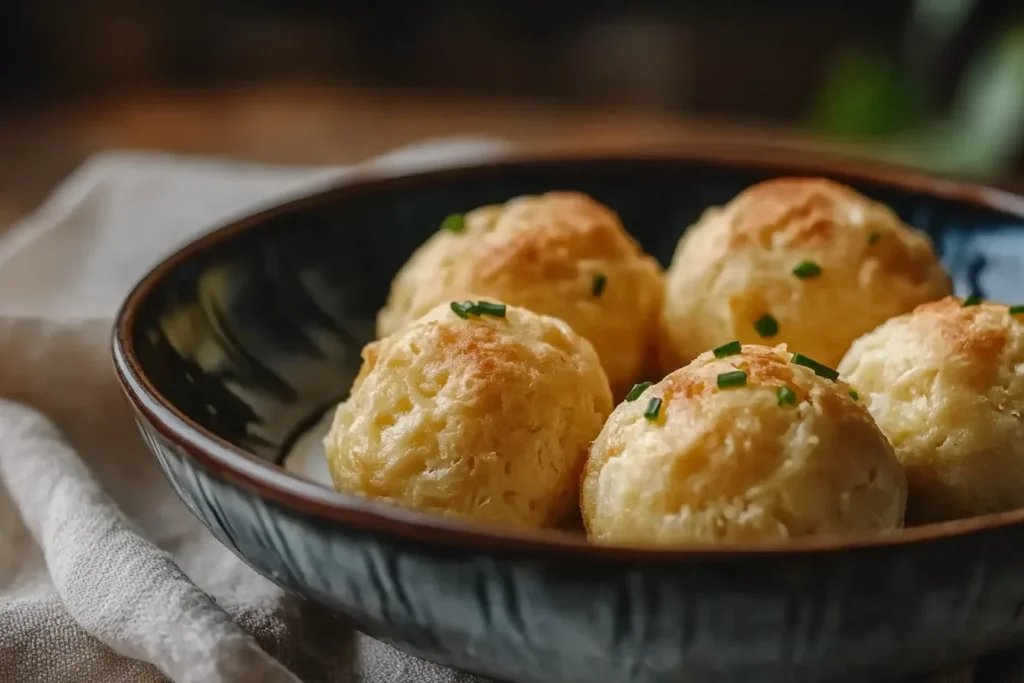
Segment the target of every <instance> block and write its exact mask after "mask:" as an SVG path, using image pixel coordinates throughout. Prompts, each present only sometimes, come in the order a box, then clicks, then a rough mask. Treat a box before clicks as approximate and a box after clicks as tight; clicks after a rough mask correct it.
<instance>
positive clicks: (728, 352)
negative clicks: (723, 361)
mask: <svg viewBox="0 0 1024 683" xmlns="http://www.w3.org/2000/svg"><path fill="white" fill-rule="evenodd" d="M742 351H743V347H742V346H740V343H739V342H738V341H731V342H729V343H728V344H722V345H721V346H716V347H715V348H714V349H712V350H711V353H713V354H715V358H725V357H726V356H735V355H736V354H737V353H741V352H742Z"/></svg>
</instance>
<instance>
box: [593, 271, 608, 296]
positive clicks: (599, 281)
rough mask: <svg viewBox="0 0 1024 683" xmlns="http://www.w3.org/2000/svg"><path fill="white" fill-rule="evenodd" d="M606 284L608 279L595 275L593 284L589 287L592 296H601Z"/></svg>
mask: <svg viewBox="0 0 1024 683" xmlns="http://www.w3.org/2000/svg"><path fill="white" fill-rule="evenodd" d="M606 284H608V278H607V277H605V276H604V275H595V276H594V284H593V285H592V286H591V288H590V291H591V292H593V293H594V296H601V294H602V293H603V292H604V286H605V285H606Z"/></svg>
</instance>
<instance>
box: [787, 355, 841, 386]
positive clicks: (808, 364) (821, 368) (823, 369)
mask: <svg viewBox="0 0 1024 683" xmlns="http://www.w3.org/2000/svg"><path fill="white" fill-rule="evenodd" d="M790 362H791V363H794V364H796V365H802V366H804V367H805V368H810V369H811V370H814V374H815V375H817V376H818V377H824V378H825V379H830V380H832V381H833V382H835V381H836V380H837V379H839V373H838V372H836V371H835V370H833V369H832V368H830V367H829V366H827V365H822V364H821V363H819V362H818V361H816V360H814V359H813V358H808V357H807V356H805V355H804V354H802V353H794V354H793V358H792V360H791V361H790Z"/></svg>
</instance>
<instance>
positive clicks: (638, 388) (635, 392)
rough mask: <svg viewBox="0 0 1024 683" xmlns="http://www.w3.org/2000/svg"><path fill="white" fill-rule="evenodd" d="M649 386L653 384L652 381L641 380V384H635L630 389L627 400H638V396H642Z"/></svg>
mask: <svg viewBox="0 0 1024 683" xmlns="http://www.w3.org/2000/svg"><path fill="white" fill-rule="evenodd" d="M649 386H651V383H650V382H640V383H639V384H634V385H633V388H632V389H630V390H629V393H628V394H626V400H627V401H635V400H637V399H638V398H640V394H642V393H644V392H645V391H647V387H649Z"/></svg>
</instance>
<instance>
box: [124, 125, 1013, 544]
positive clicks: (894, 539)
mask: <svg viewBox="0 0 1024 683" xmlns="http://www.w3.org/2000/svg"><path fill="white" fill-rule="evenodd" d="M673 161H675V162H681V163H706V164H708V165H709V166H716V167H733V168H746V169H755V170H768V171H775V172H777V173H778V174H779V175H805V176H811V175H813V176H826V177H833V178H838V179H840V180H843V179H845V180H854V181H862V182H868V183H872V184H876V185H880V186H887V187H892V188H894V189H899V190H902V191H907V192H916V193H920V194H925V195H929V196H932V197H936V198H941V199H950V200H955V201H958V202H961V203H964V204H968V205H972V206H976V207H982V208H986V209H994V210H996V211H1000V212H1004V213H1007V214H1010V215H1012V216H1015V217H1017V218H1024V197H1021V196H1018V195H1015V194H1013V193H1010V192H1007V191H1005V190H1000V189H996V188H993V187H986V186H983V185H980V184H976V183H973V182H967V181H961V180H954V179H951V178H945V177H940V176H936V175H931V174H927V173H922V172H919V171H915V170H911V169H907V168H903V167H898V166H894V165H889V164H881V163H871V162H863V161H860V160H855V159H853V158H843V157H840V156H836V155H835V154H822V153H820V152H814V151H808V150H804V149H796V148H793V147H784V146H780V145H777V144H774V143H771V142H761V141H742V142H736V141H733V142H730V141H725V140H705V141H691V142H688V143H686V144H685V145H673V146H669V147H661V148H639V149H637V148H634V149H629V148H624V149H616V148H610V149H603V150H589V151H571V152H567V151H559V150H557V149H548V150H542V151H528V152H525V153H522V152H520V153H515V152H513V153H504V154H502V155H501V156H500V157H498V158H497V159H490V160H486V161H483V162H478V163H470V164H464V165H457V166H449V167H444V168H438V169H432V170H426V171H417V172H414V173H405V174H391V173H387V172H383V173H379V172H371V171H365V170H364V171H358V172H356V173H354V174H353V175H351V176H349V177H348V178H347V179H346V180H344V181H343V182H342V183H341V184H339V185H335V186H333V187H331V188H329V189H326V190H320V191H317V192H314V193H313V194H309V195H306V196H302V197H299V198H296V199H291V200H288V201H285V202H283V203H279V204H276V205H273V206H270V207H269V208H265V209H262V210H259V211H256V212H254V213H251V214H249V215H248V216H246V217H243V218H240V219H237V220H233V221H231V222H229V223H227V224H226V225H224V226H222V227H220V228H217V229H215V230H212V231H210V232H207V233H205V234H203V235H201V236H200V237H198V238H196V239H195V240H193V241H192V242H190V243H188V244H186V245H185V246H183V247H181V248H179V249H178V250H176V251H175V252H174V253H172V254H171V255H169V256H167V257H166V258H165V259H163V260H162V261H161V262H160V263H158V264H157V265H156V266H154V267H153V268H152V269H151V270H150V271H149V272H148V274H146V275H145V276H143V278H142V279H141V280H140V281H139V282H138V283H137V284H136V286H135V287H134V288H133V289H132V291H131V293H130V294H129V295H128V297H127V298H126V299H125V301H124V303H123V304H122V306H121V308H120V310H119V312H118V314H117V317H116V320H115V324H114V330H113V340H112V351H113V359H114V366H115V370H116V374H117V377H118V380H119V382H120V384H121V387H122V389H123V391H124V392H125V394H126V396H127V397H128V399H129V401H130V402H131V404H132V405H133V407H134V408H135V410H136V411H137V412H138V413H139V414H141V415H142V416H143V417H144V418H145V420H146V421H147V422H148V423H149V424H150V425H151V426H152V427H153V428H155V429H156V430H157V431H159V432H160V433H161V434H162V435H163V436H164V437H165V438H167V439H169V440H170V441H171V442H173V443H174V444H176V445H177V446H178V447H179V448H180V449H181V450H182V451H183V452H184V453H185V454H187V456H188V457H190V458H191V459H192V460H193V461H195V464H197V465H199V466H201V467H203V468H204V469H206V470H208V471H211V472H213V473H215V474H216V475H217V476H218V477H221V478H223V479H225V480H227V481H229V482H231V483H233V484H235V485H237V486H239V487H241V488H243V489H245V490H247V491H249V492H251V493H252V494H254V495H256V496H259V497H261V498H264V499H266V500H269V501H273V502H276V503H278V504H280V505H283V506H285V507H288V508H290V509H292V510H294V511H297V512H300V513H303V514H306V515H311V516H313V517H315V518H319V519H322V520H326V521H329V522H332V523H337V524H339V525H341V526H343V527H347V528H353V529H357V530H362V531H369V532H373V533H377V534H384V535H387V536H391V537H396V538H400V539H404V540H405V541H408V542H421V543H424V542H425V543H429V544H443V545H447V546H463V547H471V548H473V549H476V550H482V551H492V552H501V553H515V554H531V555H533V554H541V555H552V554H553V555H559V556H566V555H569V556H575V557H577V558H586V559H593V560H597V559H602V560H616V561H627V562H643V563H647V562H664V561H668V562H693V561H710V560H726V559H743V558H751V557H762V558H764V557H765V556H790V555H806V554H814V553H826V552H839V551H849V550H856V549H871V548H875V549H884V548H898V547H902V546H906V545H909V544H916V543H926V542H933V541H939V540H942V539H947V538H951V537H959V536H964V535H968V534H972V533H977V532H982V531H988V530H994V529H998V528H1001V527H1006V526H1011V525H1018V524H1021V523H1022V522H1024V509H1019V510H1013V511H1009V512H1003V513H997V514H990V515H984V516H980V517H972V518H967V519H959V520H954V521H949V522H941V523H936V524H929V525H923V526H917V527H911V528H908V529H905V530H902V531H899V532H893V533H889V534H853V535H835V536H832V535H830V536H810V537H806V538H800V539H792V540H789V541H773V542H745V543H730V544H711V543H702V544H691V545H687V546H685V547H680V548H653V547H633V546H604V545H593V544H590V543H589V542H588V541H587V540H586V538H585V537H583V536H582V535H580V534H573V533H570V532H562V531H541V532H534V533H517V532H506V531H503V530H495V529H490V528H486V527H482V526H479V525H474V524H471V523H468V522H464V521H460V520H454V519H449V518H445V517H441V516H437V515H431V514H427V513H421V512H418V511H415V510H409V509H405V508H401V507H398V506H395V505H391V504H387V503H384V502H380V501H373V500H369V499H366V498H362V497H359V496H354V495H349V494H343V493H338V492H335V491H333V490H331V489H328V488H326V487H324V486H321V485H319V484H316V483H314V482H311V481H307V480H305V479H302V478H300V477H298V476H296V475H293V474H291V473H288V472H286V471H285V470H284V469H283V468H281V467H279V466H277V465H274V464H272V463H268V462H267V461H265V460H263V459H261V458H259V457H257V456H256V455H254V454H251V453H248V452H246V451H245V450H244V449H241V448H238V447H237V446H234V445H232V444H230V443H228V442H227V441H225V440H223V439H221V438H220V437H218V436H216V435H215V434H213V433H211V432H209V431H207V430H205V429H204V428H203V427H201V426H200V425H198V424H196V423H194V422H192V421H191V420H189V418H188V417H187V416H185V415H184V414H183V413H181V412H180V411H179V410H178V409H177V408H175V407H174V406H173V405H172V404H171V403H170V402H169V401H168V400H166V399H165V398H164V397H163V396H161V395H160V393H159V392H158V391H157V390H156V389H155V387H154V386H153V385H152V384H151V383H150V382H149V381H148V379H147V378H146V376H145V373H144V372H143V370H142V368H141V366H140V365H139V363H138V360H137V358H136V354H135V349H134V347H133V343H132V334H131V331H132V329H133V327H134V325H135V320H136V316H137V314H138V311H139V309H140V308H141V306H142V303H143V302H144V301H145V300H146V299H147V298H148V296H149V294H150V292H151V291H152V290H153V289H154V288H155V287H156V286H157V285H158V284H159V283H161V282H163V281H164V280H165V279H166V277H167V276H168V275H169V274H170V273H171V272H172V271H174V270H175V269H177V267H178V266H179V265H180V264H182V263H184V262H186V261H187V260H189V259H190V258H191V257H192V256H193V255H194V254H196V253H199V252H202V251H203V250H206V249H209V248H210V247H213V246H215V245H217V244H220V243H221V242H224V241H226V240H228V239H230V238H231V237H233V236H234V235H236V234H238V233H241V232H244V231H245V230H247V229H249V228H251V227H253V226H256V225H259V224H261V223H263V222H264V221H266V220H267V219H269V218H271V217H273V216H276V215H280V214H286V213H291V212H294V211H296V210H300V209H303V208H306V207H310V206H316V205H320V204H324V203H332V202H338V201H345V200H346V199H348V198H351V197H354V196H358V195H361V194H366V193H374V192H380V191H401V190H402V189H404V188H408V187H411V186H419V185H422V184H443V183H445V182H447V181H451V180H455V179H458V178H460V177H465V176H472V175H475V174H500V173H501V171H503V170H505V169H510V168H513V167H516V168H518V167H522V166H531V165H543V164H558V163H586V162H594V163H616V162H621V163H645V162H647V163H652V162H654V163H656V162H666V163H669V162H673Z"/></svg>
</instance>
